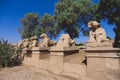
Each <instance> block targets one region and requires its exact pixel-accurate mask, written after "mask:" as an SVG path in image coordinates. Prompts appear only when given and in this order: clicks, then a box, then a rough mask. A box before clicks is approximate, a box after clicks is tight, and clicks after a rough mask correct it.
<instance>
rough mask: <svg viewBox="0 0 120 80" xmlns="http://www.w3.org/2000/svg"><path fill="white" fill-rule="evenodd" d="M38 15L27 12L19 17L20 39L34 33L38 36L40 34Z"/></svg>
mask: <svg viewBox="0 0 120 80" xmlns="http://www.w3.org/2000/svg"><path fill="white" fill-rule="evenodd" d="M39 20H40V16H39V14H34V13H28V14H26V15H25V18H21V20H20V21H21V23H22V27H21V28H19V32H20V33H21V36H22V39H24V38H30V37H32V36H34V35H37V36H39V34H40V25H39Z"/></svg>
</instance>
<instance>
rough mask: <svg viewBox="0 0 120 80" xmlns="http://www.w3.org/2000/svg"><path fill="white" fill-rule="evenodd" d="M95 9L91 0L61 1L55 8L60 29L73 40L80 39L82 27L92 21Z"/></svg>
mask: <svg viewBox="0 0 120 80" xmlns="http://www.w3.org/2000/svg"><path fill="white" fill-rule="evenodd" d="M93 7H94V4H93V3H92V2H91V1H90V0H60V2H58V3H57V4H56V8H55V19H56V21H57V24H58V26H59V28H60V29H61V30H64V32H67V33H68V34H69V35H70V36H71V38H75V37H78V36H79V32H80V27H81V26H82V25H85V24H87V22H88V21H89V20H90V19H92V17H91V16H92V14H91V13H92V10H93Z"/></svg>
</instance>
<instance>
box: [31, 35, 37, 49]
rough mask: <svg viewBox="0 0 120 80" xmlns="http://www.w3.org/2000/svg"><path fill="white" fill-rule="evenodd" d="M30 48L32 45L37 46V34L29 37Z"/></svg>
mask: <svg viewBox="0 0 120 80" xmlns="http://www.w3.org/2000/svg"><path fill="white" fill-rule="evenodd" d="M30 40H31V41H30V48H33V47H38V37H37V36H33V37H31V38H30Z"/></svg>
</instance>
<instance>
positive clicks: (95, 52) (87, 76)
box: [17, 21, 120, 80]
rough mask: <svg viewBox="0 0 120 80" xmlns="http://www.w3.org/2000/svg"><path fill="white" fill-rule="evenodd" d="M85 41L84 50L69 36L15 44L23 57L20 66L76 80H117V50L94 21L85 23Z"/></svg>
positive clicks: (119, 66) (119, 71) (119, 54)
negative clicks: (24, 65) (33, 67)
mask: <svg viewBox="0 0 120 80" xmlns="http://www.w3.org/2000/svg"><path fill="white" fill-rule="evenodd" d="M88 27H89V28H90V32H89V40H88V41H87V42H86V44H85V46H86V47H85V48H83V49H81V48H80V47H79V46H76V43H75V40H72V39H71V38H70V36H69V34H62V35H61V37H60V39H59V41H58V42H56V41H53V40H50V38H49V37H48V35H47V34H45V33H43V34H41V35H40V38H41V41H40V42H39V39H38V37H37V36H33V37H31V38H29V39H23V40H22V41H20V42H19V43H18V45H17V46H18V47H19V48H22V54H24V61H23V64H26V65H32V66H35V67H36V71H37V72H39V68H45V69H48V70H50V71H52V72H54V73H55V74H61V75H66V76H73V77H76V78H78V79H79V80H120V49H119V48H113V47H112V42H111V41H110V40H109V39H107V38H106V33H105V30H104V29H103V28H102V27H101V25H100V24H99V23H98V22H97V21H90V22H88Z"/></svg>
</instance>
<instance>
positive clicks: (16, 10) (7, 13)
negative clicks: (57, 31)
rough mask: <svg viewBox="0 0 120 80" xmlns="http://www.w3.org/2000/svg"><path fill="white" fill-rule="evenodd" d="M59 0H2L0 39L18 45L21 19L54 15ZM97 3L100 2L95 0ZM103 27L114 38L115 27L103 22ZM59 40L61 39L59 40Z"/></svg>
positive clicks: (79, 39) (85, 39) (78, 40)
mask: <svg viewBox="0 0 120 80" xmlns="http://www.w3.org/2000/svg"><path fill="white" fill-rule="evenodd" d="M58 1H59V0H0V38H4V39H6V40H8V41H9V42H11V43H17V42H18V41H19V40H20V39H21V36H20V34H19V33H18V31H17V29H18V27H20V26H21V23H20V18H23V17H24V16H25V14H26V13H29V12H34V13H39V14H40V16H43V14H44V13H49V14H51V15H53V13H54V8H55V3H56V2H58ZM93 1H94V2H95V3H97V2H98V0H93ZM101 25H102V26H103V28H105V30H106V34H107V35H108V36H110V37H111V38H114V36H115V34H114V32H113V31H112V28H113V27H114V26H113V25H108V24H106V22H103V21H102V22H101ZM57 40H59V37H58V38H57ZM75 40H76V42H78V43H79V42H85V41H87V40H88V37H85V36H80V37H78V38H76V39H75Z"/></svg>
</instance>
